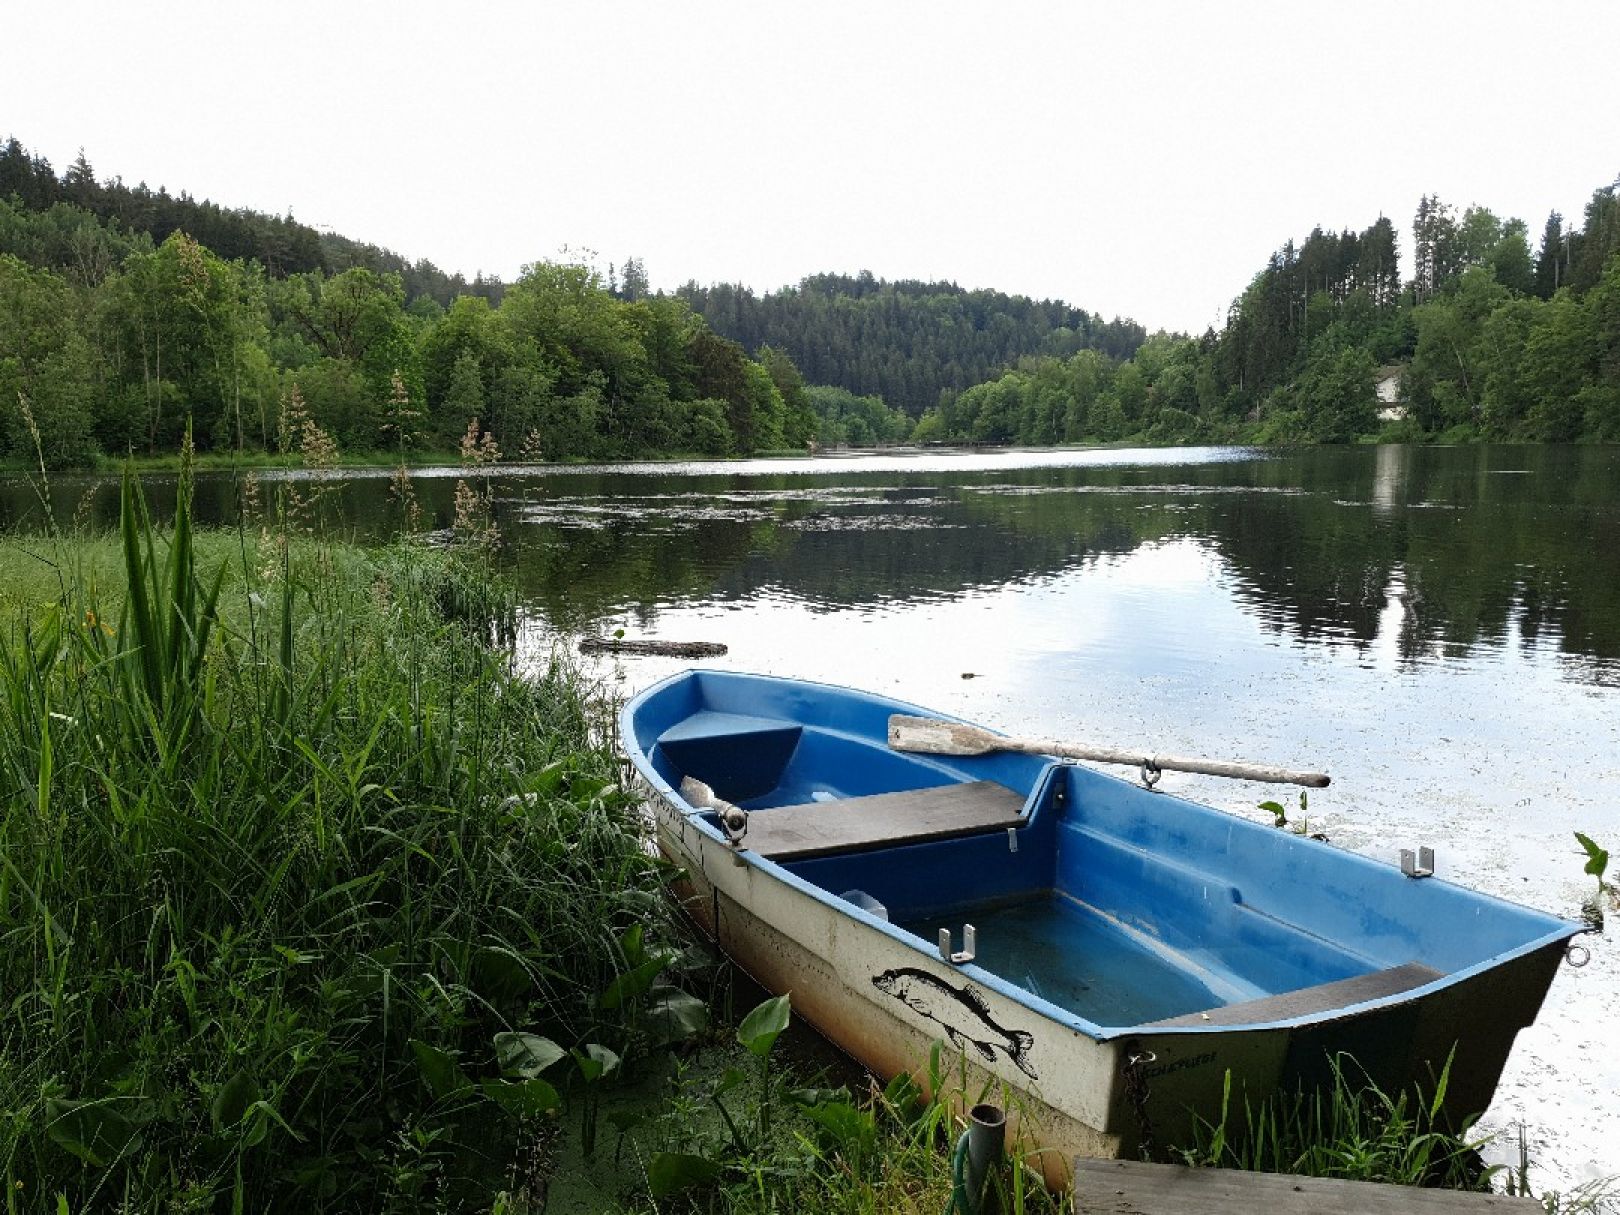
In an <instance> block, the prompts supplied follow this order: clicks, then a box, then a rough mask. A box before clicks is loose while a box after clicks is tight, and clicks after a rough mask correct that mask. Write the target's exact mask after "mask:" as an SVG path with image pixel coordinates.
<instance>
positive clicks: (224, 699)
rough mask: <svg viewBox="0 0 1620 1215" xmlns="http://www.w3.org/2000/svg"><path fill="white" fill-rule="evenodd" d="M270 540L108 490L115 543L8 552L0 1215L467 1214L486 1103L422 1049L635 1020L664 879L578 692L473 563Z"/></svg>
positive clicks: (498, 1135)
mask: <svg viewBox="0 0 1620 1215" xmlns="http://www.w3.org/2000/svg"><path fill="white" fill-rule="evenodd" d="M287 535H288V534H287V532H285V531H284V532H283V533H282V534H281V535H280V536H279V537H278V536H274V535H272V534H270V533H268V532H267V533H266V536H264V537H257V536H253V535H251V534H248V533H245V532H244V533H243V534H240V535H236V536H231V535H226V534H220V533H215V534H211V535H205V536H198V535H196V534H194V533H193V530H192V526H191V520H190V510H189V503H188V495H187V494H186V493H185V492H184V491H182V493H181V495H180V502H179V507H178V510H177V514H176V519H175V522H174V524H173V526H172V528H171V529H170V530H169V531H168V532H167V533H166V534H160V533H159V531H158V530H157V529H156V528H155V527H154V526H153V524H152V521H151V520H150V519H149V518H148V516H147V514H146V509H145V506H144V503H143V502H142V500H141V496H140V494H139V492H138V489H137V488H136V486H135V485H134V484H133V482H126V484H125V487H124V497H123V510H122V518H121V526H120V529H119V532H118V535H117V537H116V540H115V541H114V542H109V540H108V539H107V538H104V537H81V538H61V537H58V538H54V539H49V538H47V539H40V540H36V541H31V542H29V544H28V545H19V544H18V543H17V542H7V543H6V544H4V545H0V549H3V550H4V551H0V568H4V567H9V566H14V565H15V566H20V567H26V568H28V569H29V570H31V571H32V573H31V575H30V580H29V581H28V583H27V592H26V604H25V605H23V606H19V607H18V608H17V609H16V610H14V611H13V612H12V613H11V614H10V621H11V622H10V624H9V627H8V628H7V630H6V632H5V634H4V636H0V793H3V797H4V801H3V802H0V806H3V810H0V815H3V817H0V1180H3V1183H4V1193H5V1195H6V1204H7V1210H8V1211H22V1210H38V1209H46V1208H48V1209H52V1210H57V1209H63V1210H69V1211H74V1212H77V1211H80V1210H92V1209H93V1210H102V1209H127V1210H137V1211H146V1210H151V1211H157V1210H163V1211H184V1210H195V1211H205V1210H206V1211H212V1210H264V1209H277V1208H284V1209H299V1210H319V1209H330V1210H338V1209H342V1210H355V1209H362V1210H374V1209H391V1208H392V1209H401V1210H403V1209H412V1210H415V1209H421V1208H423V1207H425V1206H430V1205H442V1206H445V1207H453V1206H456V1205H457V1204H458V1203H460V1202H462V1201H463V1200H466V1201H472V1202H474V1203H476V1202H478V1201H479V1198H478V1194H479V1192H480V1179H481V1178H482V1177H484V1176H489V1175H498V1174H499V1171H500V1169H501V1168H502V1167H504V1164H505V1161H504V1159H503V1158H502V1155H501V1153H502V1151H503V1150H504V1147H505V1145H506V1142H507V1134H506V1132H507V1130H508V1129H509V1128H508V1127H507V1125H506V1124H507V1122H508V1121H509V1120H510V1119H509V1117H508V1115H506V1114H505V1113H504V1112H503V1111H502V1110H501V1109H500V1108H499V1107H497V1106H496V1105H494V1104H492V1103H490V1102H488V1101H482V1102H480V1101H477V1100H474V1098H473V1096H471V1095H469V1092H466V1091H450V1092H446V1091H443V1090H442V1089H437V1088H436V1087H435V1086H434V1085H433V1084H432V1083H431V1080H432V1077H429V1076H424V1065H423V1063H422V1060H423V1059H424V1058H435V1059H441V1058H449V1059H452V1060H454V1061H455V1066H456V1068H457V1069H458V1070H457V1074H458V1075H459V1074H463V1073H464V1074H466V1075H468V1076H471V1077H473V1078H476V1077H478V1076H479V1075H480V1074H484V1075H491V1074H493V1073H494V1072H495V1071H497V1070H498V1063H497V1061H496V1059H495V1052H494V1047H493V1045H492V1044H493V1039H494V1035H495V1034H496V1033H501V1032H512V1031H521V1032H525V1033H530V1032H532V1033H537V1034H543V1035H546V1036H547V1037H549V1038H552V1039H555V1040H557V1041H558V1042H562V1043H564V1044H567V1043H576V1042H577V1043H580V1044H583V1043H584V1042H586V1041H587V1040H601V1041H609V1040H614V1035H615V1034H620V1033H622V1032H624V1031H623V1026H622V1024H621V1022H622V1019H623V1015H622V1014H621V1013H620V1012H619V1011H618V1010H605V1009H603V1008H602V1007H601V1005H600V1002H599V1001H598V1000H597V999H596V993H597V992H599V991H600V990H602V989H603V988H604V987H605V986H606V985H608V984H609V983H610V982H611V981H612V980H613V979H614V977H615V976H616V975H617V974H618V973H619V972H620V971H621V970H622V969H623V967H624V959H623V957H622V956H621V954H622V948H621V945H620V942H621V940H623V939H624V938H625V935H626V933H627V931H628V929H629V928H630V926H632V925H633V924H636V923H645V922H648V921H657V920H658V918H659V917H660V916H661V915H662V911H661V907H662V904H661V902H660V900H659V898H658V883H659V880H660V878H661V871H660V866H659V863H658V862H656V861H654V860H653V859H652V858H650V857H649V856H648V855H647V853H646V852H645V850H644V848H643V847H642V845H641V842H640V837H639V834H638V831H637V828H636V824H635V818H634V812H633V809H632V807H631V805H630V803H629V800H628V798H627V796H626V795H625V793H624V792H623V790H622V788H621V786H620V784H619V782H618V781H617V779H616V772H615V768H614V760H613V757H612V754H611V752H610V751H609V750H608V749H607V747H606V746H605V744H604V742H603V738H604V733H603V731H602V730H601V729H600V723H599V722H598V721H597V720H596V716H597V715H596V711H595V710H594V709H593V708H592V705H591V702H590V700H589V699H588V697H587V695H586V691H585V689H584V688H583V687H582V686H581V684H580V682H579V681H578V679H577V678H576V677H574V676H573V675H571V674H570V673H569V672H568V671H567V670H565V669H563V668H561V667H559V666H556V665H553V666H552V667H551V668H550V669H549V670H548V671H547V672H546V673H544V674H543V675H541V676H540V677H538V678H534V679H527V680H525V679H520V678H518V677H517V676H516V674H515V673H514V671H513V668H512V663H511V658H510V654H509V652H508V651H507V650H506V649H505V648H503V647H502V646H501V645H500V644H498V643H499V642H500V641H502V640H503V639H505V638H508V637H509V636H510V633H511V627H512V621H513V606H512V603H513V601H512V597H511V595H510V593H509V592H508V591H507V590H506V589H505V588H504V587H502V586H501V585H500V584H499V583H498V582H496V581H494V580H493V579H492V578H491V577H490V575H489V574H488V572H487V570H485V569H484V568H483V567H482V566H481V565H479V564H478V563H477V562H476V561H474V560H470V559H467V558H463V557H459V556H457V555H454V554H447V553H443V552H434V551H430V550H427V549H425V548H422V547H420V546H401V547H398V548H393V549H389V550H385V551H382V552H371V553H368V552H363V551H360V550H357V549H353V548H348V547H344V546H340V545H327V544H317V543H314V542H311V541H308V540H298V539H296V538H294V539H291V540H289V539H288V538H287ZM267 542H268V543H267ZM109 550H111V551H114V552H116V561H110V560H109ZM199 552H202V553H205V554H207V556H199ZM267 554H268V559H267V556H266V555H267ZM50 592H54V594H51V593H50ZM47 595H49V598H48V599H47V598H46V596H47ZM59 1204H60V1206H59ZM485 1205H487V1202H486V1203H485Z"/></svg>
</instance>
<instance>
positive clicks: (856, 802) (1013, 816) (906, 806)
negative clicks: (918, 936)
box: [743, 780, 1024, 861]
mask: <svg viewBox="0 0 1620 1215" xmlns="http://www.w3.org/2000/svg"><path fill="white" fill-rule="evenodd" d="M1023 822H1024V799H1023V798H1022V797H1020V796H1019V795H1018V794H1016V793H1014V792H1013V791H1012V790H1011V789H1009V788H1007V787H1006V786H1005V785H998V784H996V783H995V782H994V781H988V780H976V781H968V782H966V783H963V784H954V785H936V786H934V787H933V788H930V789H907V790H905V791H904V792H902V793H876V794H873V795H871V796H869V797H849V798H843V799H841V800H839V801H829V802H805V803H804V804H802V805H798V806H774V807H772V808H770V809H767V810H755V811H753V812H752V813H750V814H749V816H748V835H747V836H746V837H745V838H744V840H743V846H744V847H745V848H749V849H752V850H753V851H754V852H757V853H759V855H760V856H766V857H769V858H770V859H771V860H773V861H786V860H795V861H799V860H808V859H809V858H811V857H816V856H826V855H829V854H831V853H835V852H864V851H867V850H868V849H872V848H887V847H890V846H893V845H897V844H921V843H926V842H928V841H931V840H946V839H955V838H957V837H958V836H963V835H978V834H980V833H981V832H991V831H1005V830H1006V829H1007V828H1008V827H1019V826H1022V825H1023Z"/></svg>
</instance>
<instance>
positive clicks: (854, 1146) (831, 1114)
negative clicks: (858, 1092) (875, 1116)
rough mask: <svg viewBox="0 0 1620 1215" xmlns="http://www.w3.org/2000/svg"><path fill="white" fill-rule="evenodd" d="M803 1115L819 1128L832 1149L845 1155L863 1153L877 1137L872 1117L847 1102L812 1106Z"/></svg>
mask: <svg viewBox="0 0 1620 1215" xmlns="http://www.w3.org/2000/svg"><path fill="white" fill-rule="evenodd" d="M804 1113H805V1117H807V1118H809V1119H810V1121H811V1122H814V1123H815V1124H816V1125H817V1126H818V1127H820V1128H821V1130H822V1132H823V1133H824V1136H825V1138H826V1139H827V1140H829V1141H830V1142H831V1143H832V1145H833V1146H834V1147H836V1148H837V1149H838V1150H840V1151H842V1152H845V1153H851V1152H860V1151H863V1150H864V1149H866V1148H867V1147H869V1146H870V1145H871V1144H872V1142H873V1140H874V1139H876V1137H877V1124H876V1123H875V1122H874V1121H873V1120H872V1115H871V1114H868V1113H866V1112H865V1111H864V1110H860V1109H857V1108H855V1106H853V1105H851V1104H850V1103H849V1102H847V1101H829V1102H827V1103H825V1104H822V1105H814V1106H811V1107H810V1108H809V1109H807V1110H805V1112H804Z"/></svg>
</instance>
